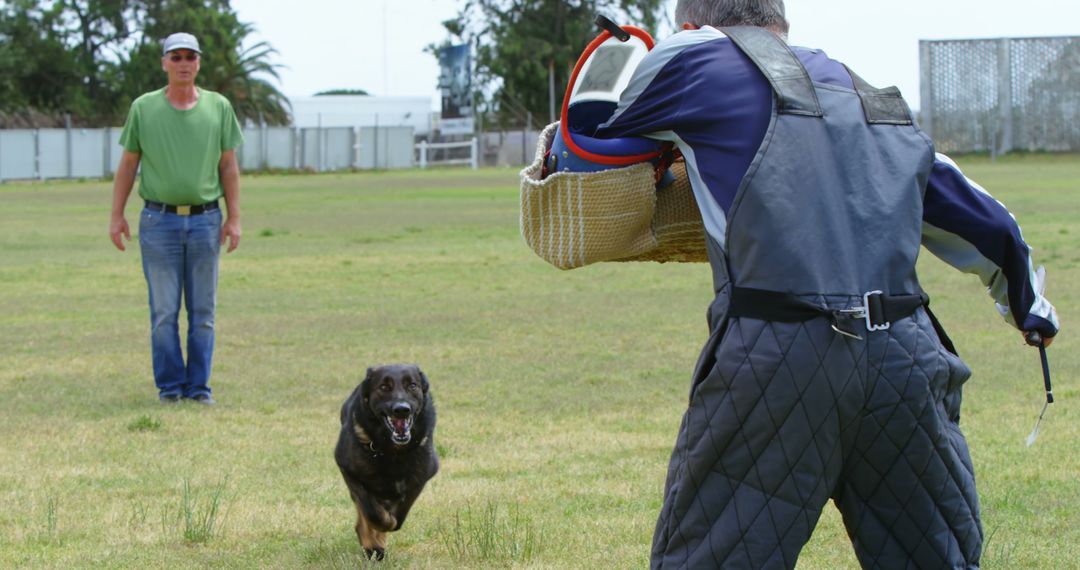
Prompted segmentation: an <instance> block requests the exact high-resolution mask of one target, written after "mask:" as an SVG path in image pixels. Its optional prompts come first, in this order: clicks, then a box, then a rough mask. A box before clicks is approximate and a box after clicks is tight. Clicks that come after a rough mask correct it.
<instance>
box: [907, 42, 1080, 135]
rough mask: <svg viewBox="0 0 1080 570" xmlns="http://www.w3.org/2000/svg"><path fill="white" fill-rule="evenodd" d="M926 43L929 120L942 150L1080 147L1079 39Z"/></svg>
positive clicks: (925, 102)
mask: <svg viewBox="0 0 1080 570" xmlns="http://www.w3.org/2000/svg"><path fill="white" fill-rule="evenodd" d="M922 44H923V45H922V46H921V51H922V58H921V62H920V67H921V68H922V69H921V77H922V81H923V82H924V83H926V85H924V87H923V94H924V100H923V102H922V106H923V110H922V115H923V123H924V126H925V127H926V128H927V130H929V131H930V134H931V136H933V138H934V141H935V143H936V146H937V148H938V150H941V151H943V152H991V153H997V152H1008V151H1011V150H1027V151H1077V150H1080V121H1077V119H1078V118H1080V37H1058V38H1000V39H989V40H940V41H924V42H922ZM927 95H928V97H927Z"/></svg>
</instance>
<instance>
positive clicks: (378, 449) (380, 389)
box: [334, 364, 439, 560]
mask: <svg viewBox="0 0 1080 570" xmlns="http://www.w3.org/2000/svg"><path fill="white" fill-rule="evenodd" d="M434 430H435V404H434V402H432V398H431V392H430V386H429V384H428V379H427V376H426V375H425V374H424V373H423V372H422V371H421V370H420V368H419V367H417V366H415V365H411V364H391V365H387V366H378V367H374V368H368V370H367V376H366V377H365V378H364V381H363V382H361V383H360V385H359V386H357V387H356V389H355V390H353V393H352V395H350V396H349V397H348V399H346V400H345V404H344V405H343V406H342V407H341V435H340V436H339V437H338V443H337V449H335V451H334V458H335V459H336V460H337V464H338V467H339V468H340V469H341V475H342V476H343V477H344V478H345V484H346V485H347V486H348V487H349V495H350V496H351V497H352V500H353V503H354V504H355V505H356V537H357V538H358V539H360V545H361V546H362V547H363V548H364V553H365V554H367V556H368V558H374V559H376V560H382V559H383V557H384V556H385V555H386V538H387V533H389V532H392V531H395V530H398V529H399V528H401V525H402V524H404V523H405V517H406V516H407V515H408V514H409V509H410V508H412V505H413V502H414V501H416V498H417V497H418V496H419V495H420V491H422V490H423V489H424V485H425V484H426V483H427V482H428V480H430V479H431V478H432V477H434V476H435V473H436V472H438V470H439V457H438V455H437V454H436V453H435V444H434V442H433V441H432V434H433V432H434Z"/></svg>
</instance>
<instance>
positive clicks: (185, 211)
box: [176, 206, 191, 216]
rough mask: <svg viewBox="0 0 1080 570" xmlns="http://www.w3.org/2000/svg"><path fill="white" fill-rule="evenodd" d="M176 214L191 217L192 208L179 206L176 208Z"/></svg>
mask: <svg viewBox="0 0 1080 570" xmlns="http://www.w3.org/2000/svg"><path fill="white" fill-rule="evenodd" d="M176 214H177V215H179V216H190V215H191V206H177V207H176Z"/></svg>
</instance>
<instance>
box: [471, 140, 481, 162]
mask: <svg viewBox="0 0 1080 570" xmlns="http://www.w3.org/2000/svg"><path fill="white" fill-rule="evenodd" d="M471 142H472V145H471V146H470V147H469V150H470V151H471V152H472V160H470V161H469V165H470V166H472V169H473V170H476V168H477V165H478V163H479V161H480V144H479V143H478V139H477V138H476V137H473V138H472V141H471Z"/></svg>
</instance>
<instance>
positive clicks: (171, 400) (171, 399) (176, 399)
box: [158, 394, 180, 404]
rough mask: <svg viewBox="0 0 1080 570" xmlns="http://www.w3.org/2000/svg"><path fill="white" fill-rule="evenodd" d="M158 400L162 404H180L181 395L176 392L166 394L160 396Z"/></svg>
mask: <svg viewBox="0 0 1080 570" xmlns="http://www.w3.org/2000/svg"><path fill="white" fill-rule="evenodd" d="M158 401H159V402H161V403H162V404H179V403H180V396H178V395H176V394H165V395H163V396H158Z"/></svg>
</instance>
